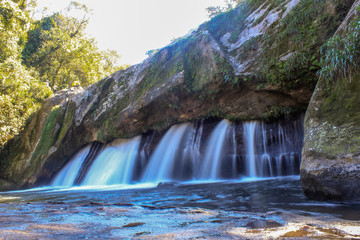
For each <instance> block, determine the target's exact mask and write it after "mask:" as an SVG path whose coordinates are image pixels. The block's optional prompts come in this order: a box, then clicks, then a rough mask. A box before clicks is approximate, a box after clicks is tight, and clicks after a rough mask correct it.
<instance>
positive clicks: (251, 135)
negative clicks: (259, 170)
mask: <svg viewBox="0 0 360 240" xmlns="http://www.w3.org/2000/svg"><path fill="white" fill-rule="evenodd" d="M256 125H257V122H248V123H245V124H244V142H245V145H246V160H247V161H246V163H247V164H246V165H247V175H248V176H249V177H256V176H257V175H256V159H255V129H256Z"/></svg>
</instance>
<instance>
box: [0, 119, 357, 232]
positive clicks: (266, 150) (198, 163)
mask: <svg viewBox="0 0 360 240" xmlns="http://www.w3.org/2000/svg"><path fill="white" fill-rule="evenodd" d="M302 138H303V118H302V117H300V118H298V119H294V120H292V121H284V122H282V123H281V122H280V123H274V124H268V123H264V122H257V121H252V122H245V123H239V124H232V123H230V122H229V121H227V120H223V121H221V122H219V123H213V122H210V123H207V122H205V123H204V122H203V121H202V122H197V123H184V124H180V125H175V126H173V127H171V128H170V129H169V130H168V131H167V132H166V133H165V134H164V135H163V136H160V137H159V136H157V133H155V132H154V133H150V134H148V135H147V136H143V137H142V136H138V137H135V138H132V139H128V140H114V141H113V142H110V143H108V144H107V145H104V144H101V143H97V142H95V143H93V144H91V145H88V146H85V147H84V148H83V149H81V150H80V151H79V152H78V153H76V154H75V155H74V156H73V158H72V159H70V161H69V162H68V163H67V164H66V165H65V166H64V167H63V169H62V170H61V171H60V172H59V173H58V174H57V175H56V176H55V177H54V179H53V181H52V183H51V186H47V187H43V188H38V189H30V190H25V191H14V192H4V193H0V212H1V215H0V222H1V223H2V225H1V226H0V239H2V238H4V239H86V238H90V239H109V238H115V239H119V238H120V239H123V238H125V239H128V238H145V239H189V238H191V239H195V238H205V239H207V238H209V239H239V238H240V239H242V238H246V239H252V238H254V239H276V238H279V237H299V236H300V237H307V238H313V237H314V238H319V237H320V238H326V239H327V238H331V239H338V238H339V239H342V238H351V239H360V205H359V204H358V203H343V202H317V201H310V200H308V199H306V198H305V197H304V195H303V193H302V189H301V185H300V181H299V176H298V174H299V166H300V161H301V148H302ZM156 139H159V140H156Z"/></svg>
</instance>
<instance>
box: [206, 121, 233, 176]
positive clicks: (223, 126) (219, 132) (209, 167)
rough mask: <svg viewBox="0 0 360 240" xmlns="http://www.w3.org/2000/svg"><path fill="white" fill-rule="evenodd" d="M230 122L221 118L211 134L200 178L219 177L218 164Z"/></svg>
mask: <svg viewBox="0 0 360 240" xmlns="http://www.w3.org/2000/svg"><path fill="white" fill-rule="evenodd" d="M230 126H231V125H230V122H229V121H228V120H222V121H221V122H220V123H219V124H218V125H217V126H216V128H215V129H214V131H213V133H212V134H211V137H210V140H209V143H208V146H207V148H206V153H205V157H204V163H203V167H202V171H201V175H200V179H210V180H214V179H219V178H220V172H219V171H220V165H221V160H222V159H221V158H222V156H223V155H222V152H223V147H224V142H225V138H226V137H227V133H228V130H229V129H230Z"/></svg>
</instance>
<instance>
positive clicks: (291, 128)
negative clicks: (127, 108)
mask: <svg viewBox="0 0 360 240" xmlns="http://www.w3.org/2000/svg"><path fill="white" fill-rule="evenodd" d="M302 124H303V123H302V117H300V119H296V120H293V121H292V122H291V124H281V123H278V124H265V123H261V122H256V121H252V122H245V123H243V124H231V123H230V122H229V121H227V120H223V121H221V122H219V123H217V124H216V125H215V124H212V125H211V124H210V125H209V124H208V125H206V126H205V124H203V122H201V123H195V124H192V123H184V124H179V125H175V126H172V127H171V128H170V129H169V130H168V131H167V132H166V133H165V134H164V136H162V137H161V140H160V141H159V143H158V144H156V145H155V146H154V145H153V143H152V141H153V137H154V134H152V135H149V136H148V137H145V138H142V137H141V136H138V137H136V138H134V139H131V140H115V141H114V142H112V143H109V144H107V145H106V146H103V145H101V146H100V145H99V143H94V144H93V145H92V146H91V147H89V146H87V147H85V148H84V149H82V150H81V151H80V152H79V153H78V154H76V155H75V156H74V157H73V158H72V159H71V160H70V162H69V163H68V165H66V166H65V167H64V168H63V169H62V170H61V171H60V173H59V174H58V175H57V177H55V178H54V180H53V183H52V185H53V186H79V185H81V186H84V185H86V186H93V185H116V184H133V183H155V184H158V183H160V182H164V181H190V180H212V181H214V180H223V179H237V180H239V179H243V178H258V177H276V176H286V175H296V174H299V166H300V158H301V148H302V137H303V136H302V135H303V133H302V131H303V129H302ZM204 128H206V129H207V130H208V134H204ZM89 148H90V150H89ZM151 149H153V150H151ZM86 154H88V156H86ZM135 166H137V167H135ZM76 172H78V173H77V174H76ZM74 175H77V176H76V177H75V180H74ZM70 176H71V177H70ZM136 176H138V177H136Z"/></svg>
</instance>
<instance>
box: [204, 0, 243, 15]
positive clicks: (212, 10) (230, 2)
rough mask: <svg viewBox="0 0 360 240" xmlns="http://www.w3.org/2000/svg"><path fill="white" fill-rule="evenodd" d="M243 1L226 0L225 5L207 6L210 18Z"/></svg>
mask: <svg viewBox="0 0 360 240" xmlns="http://www.w3.org/2000/svg"><path fill="white" fill-rule="evenodd" d="M242 1H243V0H225V2H224V3H225V6H224V7H221V6H210V7H208V8H206V11H207V12H208V15H209V18H213V17H215V16H217V15H219V14H220V13H223V12H227V11H229V10H231V9H233V8H234V7H236V6H237V5H239V3H240V2H242Z"/></svg>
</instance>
